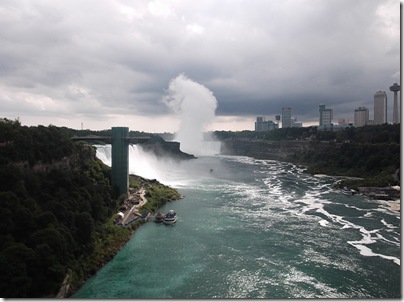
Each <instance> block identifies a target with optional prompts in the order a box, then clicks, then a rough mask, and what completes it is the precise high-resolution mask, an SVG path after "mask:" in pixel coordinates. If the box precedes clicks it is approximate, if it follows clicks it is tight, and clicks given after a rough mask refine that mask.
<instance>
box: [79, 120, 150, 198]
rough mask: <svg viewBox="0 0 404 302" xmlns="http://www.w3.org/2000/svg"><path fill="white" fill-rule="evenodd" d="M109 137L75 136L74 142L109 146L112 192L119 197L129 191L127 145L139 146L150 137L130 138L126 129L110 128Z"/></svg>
mask: <svg viewBox="0 0 404 302" xmlns="http://www.w3.org/2000/svg"><path fill="white" fill-rule="evenodd" d="M111 132H112V133H111V134H112V135H111V136H81V137H79V136H75V137H72V140H74V141H87V142H104V143H107V144H111V157H112V161H111V182H112V190H113V191H114V192H116V193H118V194H119V195H121V194H128V189H129V145H131V144H141V143H144V142H147V141H149V140H150V137H146V136H145V137H131V136H129V128H128V127H112V128H111Z"/></svg>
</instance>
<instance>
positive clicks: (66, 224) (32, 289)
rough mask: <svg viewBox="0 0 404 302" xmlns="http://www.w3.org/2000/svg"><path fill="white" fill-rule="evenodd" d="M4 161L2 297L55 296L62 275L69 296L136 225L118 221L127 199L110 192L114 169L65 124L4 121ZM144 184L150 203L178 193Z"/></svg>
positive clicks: (0, 190)
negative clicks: (75, 139) (29, 124)
mask: <svg viewBox="0 0 404 302" xmlns="http://www.w3.org/2000/svg"><path fill="white" fill-rule="evenodd" d="M0 163H1V165H0V217H1V219H0V224H1V228H0V296H1V297H5V298H44V297H55V296H56V295H57V293H58V292H59V290H60V287H61V285H62V283H63V281H64V280H65V279H68V282H67V283H68V284H67V285H68V286H67V287H66V288H65V291H64V292H65V293H66V295H69V293H71V292H72V291H74V290H75V289H76V288H77V287H78V286H80V284H81V283H82V282H83V281H84V280H85V279H87V278H88V277H90V276H91V275H92V274H94V273H95V272H96V271H97V270H98V269H99V268H100V267H101V266H102V265H103V264H105V263H106V262H107V261H109V260H110V259H112V257H113V256H114V255H115V254H116V253H117V252H118V251H119V250H120V248H121V247H122V246H123V245H124V244H125V243H126V242H127V240H128V239H129V238H130V236H131V234H132V232H133V230H134V229H136V228H137V226H138V224H139V223H138V222H136V223H133V224H132V225H131V226H130V227H129V228H123V227H119V226H116V225H114V224H113V219H114V216H115V214H116V213H117V209H118V208H119V206H120V204H121V203H122V202H123V200H122V197H121V199H113V198H112V196H111V186H110V177H111V170H110V168H109V167H107V166H106V165H104V164H103V163H102V162H101V161H100V160H98V159H97V158H96V157H95V148H94V147H92V146H91V145H88V144H86V143H80V142H72V140H71V133H70V131H68V130H66V128H59V127H55V126H52V125H50V126H48V127H44V126H38V127H27V126H22V125H21V124H20V122H19V121H18V120H17V121H11V120H7V119H1V120H0ZM131 179H132V178H131ZM142 182H143V185H144V186H145V187H147V189H148V194H149V198H150V200H149V201H150V202H148V207H149V209H154V208H157V207H159V206H161V204H162V203H164V201H168V200H172V199H175V198H177V197H178V196H177V195H176V194H175V190H174V189H171V188H168V187H167V188H166V189H164V186H163V185H161V184H160V183H158V182H157V181H148V180H146V179H142ZM132 184H135V182H133V181H132ZM166 198H167V199H166ZM66 276H68V278H66Z"/></svg>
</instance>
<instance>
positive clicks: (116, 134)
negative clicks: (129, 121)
mask: <svg viewBox="0 0 404 302" xmlns="http://www.w3.org/2000/svg"><path fill="white" fill-rule="evenodd" d="M111 130H112V141H111V146H112V148H111V149H112V151H111V157H112V161H111V173H112V175H111V181H112V189H113V190H114V192H118V193H119V195H121V194H128V189H129V148H128V147H129V143H128V140H127V137H128V134H129V128H128V127H112V128H111Z"/></svg>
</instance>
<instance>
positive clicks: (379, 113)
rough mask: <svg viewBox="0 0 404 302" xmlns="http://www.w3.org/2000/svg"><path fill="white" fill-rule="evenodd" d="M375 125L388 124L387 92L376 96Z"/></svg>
mask: <svg viewBox="0 0 404 302" xmlns="http://www.w3.org/2000/svg"><path fill="white" fill-rule="evenodd" d="M373 120H374V124H375V125H381V124H385V123H387V94H386V91H378V92H376V93H375V95H374V118H373Z"/></svg>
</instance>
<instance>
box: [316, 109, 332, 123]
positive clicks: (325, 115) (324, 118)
mask: <svg viewBox="0 0 404 302" xmlns="http://www.w3.org/2000/svg"><path fill="white" fill-rule="evenodd" d="M319 110H320V126H329V125H332V119H333V110H332V109H329V108H327V109H326V108H325V105H324V104H320V106H319Z"/></svg>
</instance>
